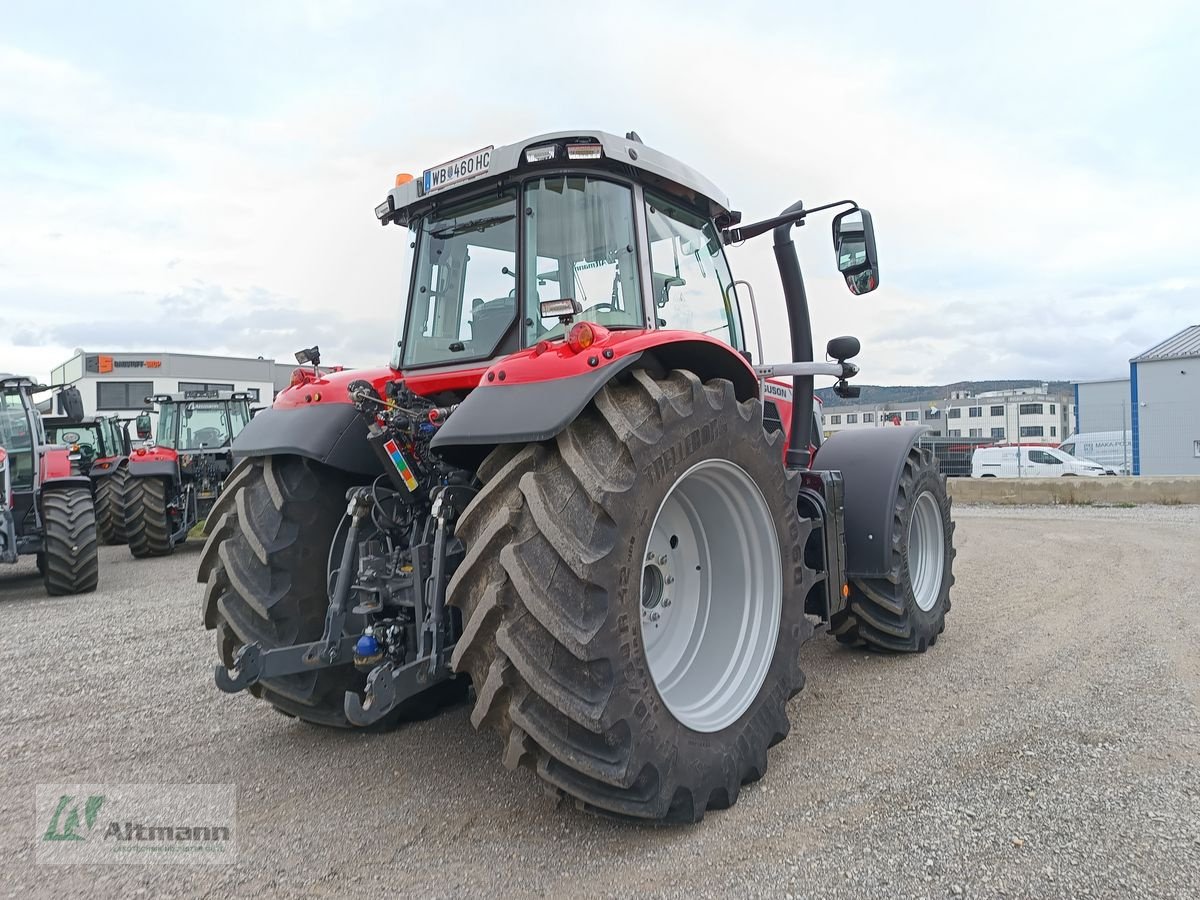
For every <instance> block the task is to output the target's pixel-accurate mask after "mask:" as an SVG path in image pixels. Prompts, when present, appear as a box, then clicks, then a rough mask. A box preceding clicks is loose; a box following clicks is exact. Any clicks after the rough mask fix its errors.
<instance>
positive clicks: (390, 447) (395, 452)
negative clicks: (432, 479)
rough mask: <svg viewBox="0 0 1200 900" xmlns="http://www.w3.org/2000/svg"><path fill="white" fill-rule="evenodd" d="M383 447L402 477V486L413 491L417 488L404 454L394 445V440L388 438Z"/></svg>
mask: <svg viewBox="0 0 1200 900" xmlns="http://www.w3.org/2000/svg"><path fill="white" fill-rule="evenodd" d="M383 449H384V450H386V451H387V454H388V456H390V457H391V459H392V465H393V466H395V467H396V471H397V472H399V473H400V477H401V478H403V479H404V486H405V487H406V488H408V489H409V490H410V491H415V490H416V489H417V479H416V477H415V476H414V475H413V473H412V469H410V468H409V467H408V460H406V459H405V458H404V454H403V453H401V452H400V448H399V447H397V446H396V442H395V441H394V440H389V441H388V442H387V443H385V444H384V445H383Z"/></svg>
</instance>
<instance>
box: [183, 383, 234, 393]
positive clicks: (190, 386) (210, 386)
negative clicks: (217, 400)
mask: <svg viewBox="0 0 1200 900" xmlns="http://www.w3.org/2000/svg"><path fill="white" fill-rule="evenodd" d="M179 390H181V391H184V392H186V391H232V390H233V385H232V384H219V383H216V382H211V381H181V382H179Z"/></svg>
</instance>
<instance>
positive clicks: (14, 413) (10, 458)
mask: <svg viewBox="0 0 1200 900" xmlns="http://www.w3.org/2000/svg"><path fill="white" fill-rule="evenodd" d="M45 390H49V388H47V387H43V386H40V385H37V384H35V383H34V382H33V380H32V379H30V378H27V377H25V376H24V375H0V479H2V480H3V490H4V497H3V501H4V502H3V503H2V504H0V562H4V563H15V562H16V561H17V557H18V556H21V555H23V554H29V553H32V554H36V555H37V565H38V571H39V572H41V573H42V582H43V584H44V585H45V586H46V593H48V594H84V593H87V592H89V591H94V590H95V589H96V584H97V582H98V580H99V572H100V567H99V561H98V559H97V552H96V545H97V534H96V512H95V509H94V506H93V501H92V486H91V482H90V481H89V480H88V478H87V476H86V475H82V474H80V472H79V462H80V455H79V453H77V452H72V449H71V448H70V447H55V446H51V445H49V444H47V443H46V435H45V431H44V429H43V427H42V420H41V417H40V416H39V415H38V412H37V407H36V405H35V404H34V402H33V394H35V393H38V392H40V391H45ZM59 398H60V403H61V404H62V408H63V409H64V410H65V411H66V414H67V417H68V418H69V419H74V420H75V421H79V420H81V419H82V418H83V400H82V399H81V398H80V396H79V390H78V388H74V387H70V388H67V389H65V390H64V391H62V392H61V394H60V395H59Z"/></svg>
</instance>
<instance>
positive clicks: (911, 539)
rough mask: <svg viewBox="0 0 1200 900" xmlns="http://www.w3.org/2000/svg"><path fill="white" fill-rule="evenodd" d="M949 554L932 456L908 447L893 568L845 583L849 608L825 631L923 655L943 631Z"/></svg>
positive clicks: (950, 527) (942, 483) (945, 513)
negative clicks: (848, 583)
mask: <svg viewBox="0 0 1200 900" xmlns="http://www.w3.org/2000/svg"><path fill="white" fill-rule="evenodd" d="M983 477H984V478H990V477H991V476H990V475H984V476H983ZM954 555H955V550H954V521H953V519H951V517H950V496H949V495H948V494H947V493H946V478H945V476H943V475H941V474H939V472H938V466H937V460H935V459H934V456H933V453H932V451H930V450H928V449H925V448H922V447H913V448H912V449H911V450H909V451H908V457H907V458H906V459H905V461H904V467H903V469H902V470H901V473H900V482H899V484H898V485H897V486H896V496H895V500H894V503H893V507H892V565H891V569H890V571H889V572H888V574H887V575H886V576H884V577H882V578H852V579H851V580H850V597H849V603H848V604H847V606H846V608H845V609H844V610H843V611H842V612H840V613H838V614H837V615H835V616H834V617H833V620H832V621H831V622H830V631H831V632H832V633H833V634H834V635H836V637H837V639H838V640H839V641H840V642H841V643H843V644H852V645H853V644H867V645H869V646H871V647H875V648H877V649H880V650H892V651H898V652H903V653H924V652H925V650H926V649H928V648H929V647H932V646H933V645H934V644H935V643H937V639H938V635H940V634H941V633H942V632H943V631H945V629H946V614H947V613H948V612H949V611H950V587H951V586H952V585H953V584H954Z"/></svg>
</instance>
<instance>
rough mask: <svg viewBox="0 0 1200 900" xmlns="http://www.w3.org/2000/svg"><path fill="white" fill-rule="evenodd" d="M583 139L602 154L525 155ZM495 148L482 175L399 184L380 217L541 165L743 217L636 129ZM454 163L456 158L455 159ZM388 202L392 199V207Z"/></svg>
mask: <svg viewBox="0 0 1200 900" xmlns="http://www.w3.org/2000/svg"><path fill="white" fill-rule="evenodd" d="M581 143H582V144H599V145H600V147H601V149H602V156H601V158H600V159H598V160H580V159H572V160H568V159H566V158H564V157H563V156H561V155H560V156H559V157H558V158H556V159H554V160H551V161H548V162H540V163H530V162H527V161H526V158H525V151H526V150H528V149H531V148H533V147H539V146H542V145H546V144H558V145H561V146H565V145H566V144H581ZM482 149H486V148H482ZM490 149H491V159H490V162H489V165H488V168H487V171H486V172H485V173H484V174H483V175H480V176H476V177H472V178H468V179H463V180H461V181H459V182H456V183H455V184H454V185H453V186H450V187H445V188H433V189H431V190H429V192H428V193H427V192H426V188H425V179H424V177H423V175H416V176H414V177H413V179H412V180H411V181H408V182H407V183H404V184H400V185H397V186H396V187H395V188H393V189H392V190H391V191H389V192H388V197H387V199H386V200H385V201H384V203H383V204H380V206H379V207H377V208H376V217H377V218H379V219H380V221H382V222H383V224H385V225H386V224H387V223H388V222H389V221H395V222H398V223H400V224H402V225H406V224H408V222H410V221H411V220H412V219H413V218H415V217H416V216H419V215H422V214H423V213H424V212H425V211H426V210H427V209H429V208H431V207H432V206H433V205H434V204H435V203H438V202H441V201H443V200H448V199H452V198H455V197H460V196H462V195H463V194H466V193H468V192H470V191H472V190H476V189H478V187H479V185H480V184H489V183H495V182H496V181H502V180H504V179H505V176H509V175H512V174H515V173H516V172H518V171H520V172H521V173H522V174H527V173H528V174H532V173H534V172H536V171H537V170H538V169H541V168H547V169H559V168H562V167H563V166H569V167H570V168H573V169H574V168H578V169H588V168H597V169H601V170H607V171H617V172H620V173H622V174H624V175H627V176H629V177H632V178H634V179H635V180H637V181H640V182H643V183H644V184H646V185H649V186H651V187H659V188H661V189H665V190H667V191H669V192H671V193H673V194H676V195H678V196H681V197H683V198H684V199H685V200H688V201H689V202H690V203H691V204H692V205H693V206H695V207H698V208H700V209H703V210H705V211H706V212H707V213H708V214H709V215H710V216H711V217H712V218H714V219H717V220H723V221H719V222H718V224H719V225H720V226H721V227H729V226H731V225H736V224H737V223H738V221H740V220H741V214H740V213H737V212H734V211H733V210H732V209H730V206H729V198H728V197H727V196H726V195H725V192H724V191H722V190H721V189H720V188H718V187H717V186H716V185H715V184H713V183H712V182H711V181H709V180H708V179H707V178H705V177H704V176H703V175H701V174H700V173H699V172H697V171H696V170H695V169H693V168H691V167H690V166H687V165H685V164H683V163H681V162H680V161H679V160H677V159H674V158H673V157H670V156H668V155H667V154H665V153H662V152H660V151H658V150H655V149H653V148H652V147H647V146H646V145H645V144H643V143H642V141H641V139H640V138H638V137H637V135H636V134H635V133H633V132H630V134H629V135H627V136H626V137H617V136H616V135H615V134H609V133H608V132H606V131H588V130H583V131H552V132H549V133H547V134H540V135H536V136H535V137H530V138H526V139H524V140H522V141H518V142H517V143H514V144H506V145H504V146H501V147H494V148H490ZM475 152H481V151H473V152H471V153H466V154H464V155H466V156H472V155H474V153H475ZM449 162H453V160H450V161H449ZM440 165H442V163H436V164H433V165H431V166H430V168H431V169H436V168H438V167H439V166H440ZM426 171H429V170H428V169H427V170H426ZM387 204H390V210H389V209H388V206H387Z"/></svg>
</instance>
